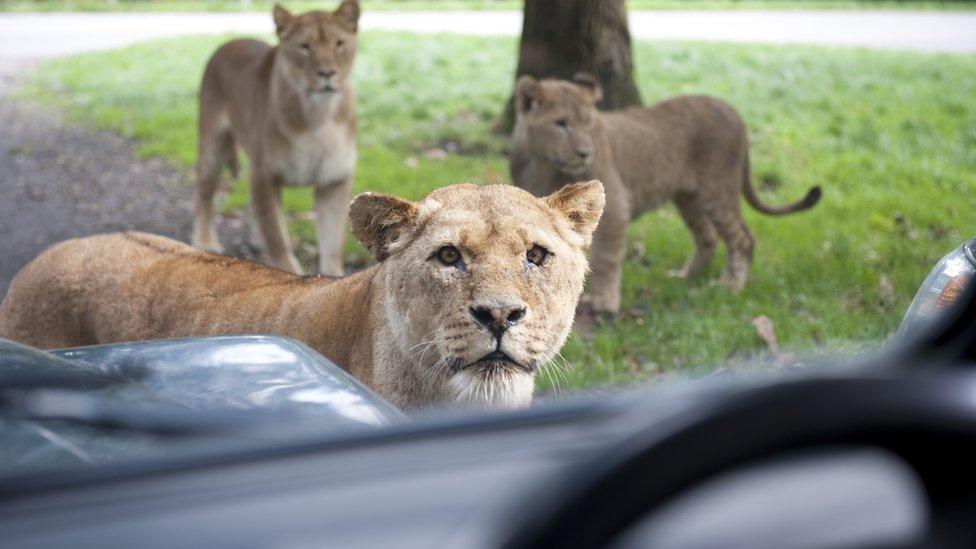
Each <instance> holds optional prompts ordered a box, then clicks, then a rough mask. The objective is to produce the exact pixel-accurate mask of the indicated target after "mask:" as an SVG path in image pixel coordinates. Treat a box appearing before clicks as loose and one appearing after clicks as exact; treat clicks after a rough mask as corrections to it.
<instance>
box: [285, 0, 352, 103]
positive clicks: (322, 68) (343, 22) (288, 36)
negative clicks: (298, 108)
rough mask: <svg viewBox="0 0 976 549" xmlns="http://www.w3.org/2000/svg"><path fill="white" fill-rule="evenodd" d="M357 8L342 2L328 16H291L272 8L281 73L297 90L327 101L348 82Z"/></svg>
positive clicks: (350, 1)
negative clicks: (282, 72)
mask: <svg viewBox="0 0 976 549" xmlns="http://www.w3.org/2000/svg"><path fill="white" fill-rule="evenodd" d="M358 20H359V4H358V3H357V2H355V1H354V0H346V1H345V2H343V3H342V4H340V5H339V7H338V8H336V10H335V11H334V12H332V13H329V12H323V11H311V12H308V13H303V14H300V15H292V14H291V13H289V12H288V11H286V10H285V9H284V8H282V7H280V6H278V5H275V8H274V21H275V27H276V28H277V32H278V37H279V39H280V45H279V59H280V60H283V61H284V62H283V63H282V64H281V70H283V71H284V72H285V77H286V78H287V79H288V81H289V82H291V83H292V85H293V86H295V87H296V88H297V89H300V90H302V91H303V92H306V93H308V94H309V95H315V96H322V97H328V96H330V95H332V94H334V93H336V92H338V91H339V90H340V89H341V88H342V85H343V83H344V82H345V81H346V79H348V78H350V76H351V72H352V64H353V60H354V58H355V56H356V29H357V26H358Z"/></svg>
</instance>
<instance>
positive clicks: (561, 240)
mask: <svg viewBox="0 0 976 549" xmlns="http://www.w3.org/2000/svg"><path fill="white" fill-rule="evenodd" d="M603 203H604V195H603V187H602V185H600V183H599V182H596V181H592V182H589V183H579V184H576V185H569V186H567V187H564V188H563V189H561V190H560V191H559V192H557V193H555V194H553V195H552V196H550V197H547V198H545V199H539V198H535V197H533V196H532V195H530V194H529V193H527V192H525V191H523V190H520V189H517V188H515V187H511V186H487V187H479V186H476V185H470V184H467V185H453V186H450V187H445V188H442V189H439V190H436V191H434V192H433V193H431V194H430V195H429V196H427V197H426V198H425V199H424V200H422V201H420V202H410V201H406V200H400V199H397V198H394V197H390V196H385V195H378V194H370V193H367V194H365V195H360V196H359V197H357V198H356V200H354V201H353V203H352V205H351V207H350V215H351V220H352V223H351V224H352V228H353V232H354V233H355V234H356V236H357V237H358V238H359V239H360V240H361V241H362V242H363V244H364V245H366V246H367V247H369V248H370V249H371V250H373V252H374V254H375V255H376V256H377V258H379V259H380V262H379V263H378V264H376V265H374V266H373V267H370V268H368V269H366V270H364V271H361V272H359V273H356V274H354V275H352V276H349V277H347V278H342V279H336V280H334V279H330V278H326V277H302V276H298V275H295V274H292V273H288V272H284V271H281V270H278V269H274V268H271V267H267V266H264V265H259V264H256V263H251V262H246V261H240V260H236V259H231V258H228V257H223V256H219V255H214V254H211V253H208V252H204V251H200V250H198V249H196V248H192V247H190V246H187V245H185V244H181V243H179V242H176V241H174V240H170V239H168V238H164V237H160V236H154V235H149V234H144V233H116V234H108V235H100V236H92V237H87V238H79V239H75V240H69V241H66V242H62V243H60V244H57V245H55V246H52V247H51V248H49V249H48V250H46V251H45V252H44V253H42V254H41V255H40V256H38V257H37V258H36V259H34V260H33V261H32V262H31V263H29V264H28V265H27V266H25V267H24V268H23V269H22V270H21V271H20V273H18V274H17V276H16V277H15V278H14V280H13V282H12V283H11V285H10V289H9V291H8V293H7V295H6V296H5V298H4V300H3V302H2V303H0V337H3V338H8V339H12V340H15V341H20V342H23V343H26V344H30V345H34V346H37V347H41V348H56V347H69V346H79V345H92V344H99V343H114V342H121V341H133V340H144V339H157V338H173V337H183V336H204V335H216V334H247V333H261V334H275V335H281V336H286V337H290V338H294V339H297V340H300V341H303V342H305V343H307V344H308V345H310V346H311V347H313V348H314V349H316V350H318V351H319V352H320V353H322V354H323V355H324V356H326V357H328V358H330V359H331V360H332V361H334V362H335V363H336V364H338V365H340V366H341V367H343V368H345V369H346V370H347V371H349V372H350V373H351V374H353V375H354V376H356V377H357V378H358V379H360V380H362V381H363V382H364V383H365V384H366V385H368V386H369V387H371V388H372V389H374V390H375V391H377V392H378V393H379V394H380V395H382V396H384V397H386V398H387V399H389V400H390V401H391V402H393V403H395V404H397V405H400V406H403V407H416V406H425V405H430V404H442V403H447V404H450V403H455V404H459V405H471V404H474V405H482V406H494V407H514V406H524V405H526V404H528V403H529V402H530V400H531V398H532V387H533V378H534V373H535V372H536V371H537V370H538V369H540V368H543V367H545V366H546V364H547V363H549V362H550V361H551V360H553V358H554V357H555V356H556V353H557V352H558V350H559V349H560V347H561V346H562V344H563V343H564V341H565V339H566V336H567V334H568V332H569V329H570V327H571V325H572V322H573V314H574V311H575V308H576V304H577V300H578V298H579V295H580V293H581V292H582V289H583V280H584V277H585V274H586V268H587V264H586V255H585V250H586V247H587V246H588V245H589V243H590V236H591V233H592V232H593V231H594V230H595V229H596V225H597V222H598V220H599V218H600V215H601V213H602V211H603ZM447 245H450V246H456V247H457V248H458V249H459V250H460V252H461V254H462V256H463V258H464V268H463V269H462V268H460V267H452V266H447V265H444V264H443V263H441V262H439V261H437V260H436V258H435V255H436V254H437V252H438V250H439V249H440V248H441V247H443V246H447ZM536 245H538V246H542V247H544V248H545V249H547V250H549V251H550V252H551V256H550V257H549V258H548V259H547V260H546V261H545V262H544V263H543V264H542V265H540V266H536V265H534V264H530V263H529V262H528V261H527V259H526V258H527V256H526V253H527V250H530V249H532V248H533V246H536ZM498 303H515V304H517V305H518V306H520V307H523V308H524V310H525V314H524V316H523V318H521V319H520V321H519V322H518V323H516V324H514V325H512V326H511V327H510V328H508V330H507V331H506V332H505V333H504V335H503V336H502V337H501V338H498V339H496V338H495V336H494V335H493V334H492V333H490V332H489V331H488V330H487V329H485V328H483V327H481V326H480V325H479V324H478V322H477V321H476V319H475V318H474V317H473V315H472V307H479V306H492V305H494V304H498ZM496 345H497V346H498V348H499V349H500V350H501V351H503V352H505V353H507V354H508V355H509V356H510V357H511V358H512V359H514V360H515V361H516V363H517V365H514V364H512V363H507V362H503V363H490V362H489V363H484V362H482V361H481V359H483V357H485V356H486V355H488V354H489V353H491V352H492V351H494V350H495V349H496ZM465 366H467V367H465Z"/></svg>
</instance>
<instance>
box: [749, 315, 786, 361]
mask: <svg viewBox="0 0 976 549" xmlns="http://www.w3.org/2000/svg"><path fill="white" fill-rule="evenodd" d="M752 325H753V326H755V327H756V333H757V334H758V335H759V339H761V340H763V341H765V342H766V345H767V346H768V347H769V350H770V351H771V352H772V353H773V355H778V354H779V344H778V343H776V333H775V331H774V327H773V321H772V320H770V319H769V317H767V316H765V315H760V316H757V317H756V318H754V319H752Z"/></svg>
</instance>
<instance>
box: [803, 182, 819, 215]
mask: <svg viewBox="0 0 976 549" xmlns="http://www.w3.org/2000/svg"><path fill="white" fill-rule="evenodd" d="M821 198H823V191H822V190H820V185H817V186H815V187H813V188H811V189H810V192H808V193H807V195H806V196H804V197H803V201H802V202H801V204H802V206H801V207H800V209H803V210H805V209H807V208H812V207H814V206H816V205H817V202H820V199H821Z"/></svg>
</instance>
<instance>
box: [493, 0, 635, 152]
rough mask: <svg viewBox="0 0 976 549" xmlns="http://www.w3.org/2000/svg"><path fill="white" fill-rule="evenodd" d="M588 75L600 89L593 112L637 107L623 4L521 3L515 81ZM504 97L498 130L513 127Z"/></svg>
mask: <svg viewBox="0 0 976 549" xmlns="http://www.w3.org/2000/svg"><path fill="white" fill-rule="evenodd" d="M579 71H587V72H590V73H592V74H594V75H596V77H597V78H598V79H599V81H600V85H601V86H602V87H603V100H602V101H600V103H599V105H598V107H599V108H601V109H604V110H611V109H619V108H623V107H629V106H631V105H639V104H640V103H641V98H640V92H639V91H637V85H636V84H634V76H633V60H632V58H631V49H630V30H629V28H628V26H627V9H626V0H525V9H524V12H523V21H522V40H521V43H520V45H519V59H518V68H517V69H516V74H515V78H516V79H518V77H519V76H521V75H523V74H530V75H532V76H535V77H536V78H564V79H565V78H570V77H571V76H573V75H574V74H576V73H577V72H579ZM514 107H515V104H514V101H513V97H509V100H508V103H507V104H506V106H505V112H504V114H503V115H502V119H501V120H500V121H499V124H498V129H499V131H502V132H504V133H508V132H510V131H511V129H512V125H513V124H514V123H515V108H514Z"/></svg>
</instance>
